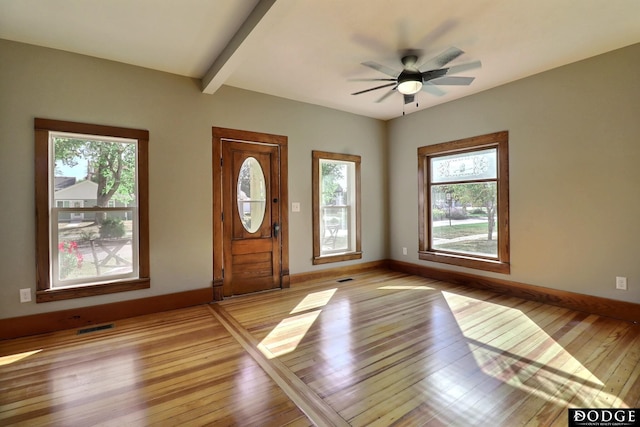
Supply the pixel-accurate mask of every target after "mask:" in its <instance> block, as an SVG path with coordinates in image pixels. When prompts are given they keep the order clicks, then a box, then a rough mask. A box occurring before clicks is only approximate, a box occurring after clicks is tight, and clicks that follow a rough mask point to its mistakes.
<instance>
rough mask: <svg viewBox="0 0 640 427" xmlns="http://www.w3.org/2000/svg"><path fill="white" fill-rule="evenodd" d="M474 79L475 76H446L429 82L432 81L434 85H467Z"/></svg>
mask: <svg viewBox="0 0 640 427" xmlns="http://www.w3.org/2000/svg"><path fill="white" fill-rule="evenodd" d="M474 79H475V77H458V76H447V77H439V78H437V79H433V80H429V82H430V83H433V84H434V85H447V86H468V85H470V84H471V82H472V81H473V80H474Z"/></svg>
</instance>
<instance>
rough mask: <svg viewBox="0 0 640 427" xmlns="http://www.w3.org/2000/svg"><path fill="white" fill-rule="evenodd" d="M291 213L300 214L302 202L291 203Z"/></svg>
mask: <svg viewBox="0 0 640 427" xmlns="http://www.w3.org/2000/svg"><path fill="white" fill-rule="evenodd" d="M291 212H300V202H291Z"/></svg>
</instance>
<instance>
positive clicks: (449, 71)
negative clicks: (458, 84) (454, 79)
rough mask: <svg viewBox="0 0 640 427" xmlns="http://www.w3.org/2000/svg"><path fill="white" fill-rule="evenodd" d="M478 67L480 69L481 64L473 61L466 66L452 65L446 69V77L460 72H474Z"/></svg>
mask: <svg viewBox="0 0 640 427" xmlns="http://www.w3.org/2000/svg"><path fill="white" fill-rule="evenodd" d="M480 67H482V62H480V61H474V62H468V63H466V64H460V65H452V66H451V67H449V68H446V70H447V75H449V74H456V73H460V72H462V71H468V70H474V69H476V68H480Z"/></svg>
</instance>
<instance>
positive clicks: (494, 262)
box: [418, 131, 511, 274]
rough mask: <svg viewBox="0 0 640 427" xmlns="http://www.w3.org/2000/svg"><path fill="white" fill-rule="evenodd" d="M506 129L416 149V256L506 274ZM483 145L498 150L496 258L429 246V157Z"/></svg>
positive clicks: (507, 200) (476, 148)
mask: <svg viewBox="0 0 640 427" xmlns="http://www.w3.org/2000/svg"><path fill="white" fill-rule="evenodd" d="M508 142H509V132H508V131H502V132H496V133H491V134H486V135H480V136H475V137H471V138H465V139H460V140H456V141H449V142H443V143H439V144H434V145H428V146H424V147H419V148H418V215H419V216H418V218H419V224H418V258H419V259H421V260H424V261H432V262H439V263H444V264H450V265H457V266H461V267H468V268H473V269H478V270H485V271H492V272H496V273H504V274H509V273H510V272H511V264H510V250H509V147H508ZM486 148H496V149H497V150H498V179H497V183H498V220H497V222H496V226H497V227H498V257H497V259H493V258H491V259H489V258H485V257H482V256H474V255H467V254H464V255H463V254H454V253H450V252H443V251H439V250H434V249H432V248H431V237H432V235H431V233H432V230H431V204H432V203H431V200H430V199H431V191H430V189H431V183H430V176H431V173H430V161H429V160H430V158H431V157H439V156H443V155H450V154H456V153H464V152H473V151H478V150H482V149H486Z"/></svg>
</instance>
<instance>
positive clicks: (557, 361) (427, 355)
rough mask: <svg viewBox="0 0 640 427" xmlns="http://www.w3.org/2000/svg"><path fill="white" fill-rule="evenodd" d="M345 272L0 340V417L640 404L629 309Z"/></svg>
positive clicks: (256, 415) (312, 419) (425, 414)
mask: <svg viewBox="0 0 640 427" xmlns="http://www.w3.org/2000/svg"><path fill="white" fill-rule="evenodd" d="M351 278H352V279H353V280H350V281H347V282H343V283H338V282H337V281H336V279H338V278H337V277H336V278H330V279H324V280H315V281H310V282H306V283H304V284H299V285H296V286H294V287H292V288H290V289H286V290H282V291H273V292H267V293H260V294H254V295H248V296H243V297H238V298H231V299H228V300H225V301H223V302H221V303H218V304H215V305H212V306H200V307H193V308H189V309H183V310H176V311H172V312H166V313H159V314H155V315H150V316H143V317H138V318H132V319H127V320H125V321H118V322H116V323H115V328H113V329H109V330H104V331H97V332H92V333H89V334H85V335H76V334H75V331H64V332H59V333H55V334H47V335H40V336H35V337H27V338H21V339H16V340H10V341H0V425H29V426H33V425H65V426H76V425H77V426H89V425H127V426H129V425H163V426H173V425H180V426H184V425H241V426H245V425H260V426H262V425H291V426H298V425H312V424H316V425H352V426H390V425H397V426H417V425H427V426H476V425H478V426H479V425H491V426H509V427H511V426H518V425H523V426H565V425H567V408H568V407H583V408H584V407H606V408H612V407H613V408H615V407H636V408H637V407H639V406H640V325H635V324H631V323H627V322H622V321H617V320H613V319H608V318H604V317H600V316H595V315H589V314H586V313H581V312H576V311H571V310H567V309H563V308H559V307H554V306H550V305H546V304H542V303H537V302H531V301H525V300H521V299H517V298H511V297H505V296H501V295H497V294H494V293H491V292H487V291H483V290H477V289H471V288H464V287H461V286H454V285H451V284H447V283H444V282H437V281H432V280H428V279H424V278H420V277H416V276H410V275H406V274H403V273H397V272H391V271H387V270H375V271H371V272H367V273H362V274H358V275H353V276H351ZM31 352H32V353H31Z"/></svg>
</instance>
